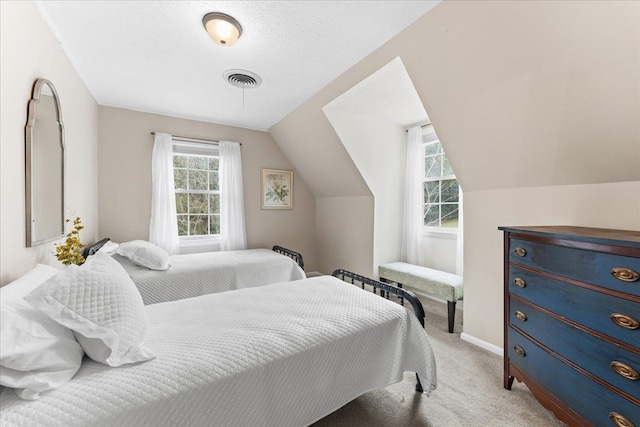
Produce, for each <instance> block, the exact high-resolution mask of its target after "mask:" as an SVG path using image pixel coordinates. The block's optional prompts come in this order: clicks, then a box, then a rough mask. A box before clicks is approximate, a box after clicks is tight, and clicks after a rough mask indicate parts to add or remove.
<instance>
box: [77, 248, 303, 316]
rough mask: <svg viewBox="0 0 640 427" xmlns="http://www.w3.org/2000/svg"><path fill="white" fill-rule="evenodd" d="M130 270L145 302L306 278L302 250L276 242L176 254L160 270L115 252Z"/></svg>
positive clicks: (88, 251) (90, 250)
mask: <svg viewBox="0 0 640 427" xmlns="http://www.w3.org/2000/svg"><path fill="white" fill-rule="evenodd" d="M107 242H109V239H108V238H105V239H102V240H100V241H99V242H97V243H95V244H93V245H91V246H88V247H87V248H85V251H84V253H85V255H86V256H85V257H88V256H91V255H93V254H95V253H96V252H98V251H99V250H100V248H102V247H103V246H104V245H105V244H106V243H107ZM112 256H113V257H114V258H115V259H116V260H117V261H118V262H119V263H120V264H121V265H122V266H123V267H124V268H125V270H126V271H127V273H129V276H131V278H132V279H133V282H134V283H135V284H136V286H137V287H138V290H139V291H140V295H142V300H143V301H144V303H145V305H149V304H156V303H160V302H167V301H176V300H180V299H185V298H192V297H196V296H200V295H206V294H211V293H218V292H225V291H231V290H237V289H244V288H251V287H256V286H263V285H268V284H270V283H276V282H285V281H293V280H300V279H304V278H305V277H306V276H305V273H304V270H303V268H304V260H303V257H302V255H301V254H299V253H298V252H295V251H292V250H290V249H287V248H284V247H281V246H274V247H273V249H272V250H268V249H247V250H243V251H228V252H204V253H197V254H188V255H174V256H172V257H171V258H170V259H169V263H170V264H171V268H169V269H168V270H163V271H158V270H150V269H148V268H145V267H141V266H139V265H137V264H135V263H133V262H131V261H129V260H128V259H126V258H124V257H122V256H120V255H118V254H113V255H112Z"/></svg>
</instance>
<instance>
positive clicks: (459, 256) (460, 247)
mask: <svg viewBox="0 0 640 427" xmlns="http://www.w3.org/2000/svg"><path fill="white" fill-rule="evenodd" d="M458 185H460V183H458ZM458 195H459V199H460V204H459V205H458V241H457V245H456V274H458V275H460V276H462V275H463V273H464V219H463V208H462V188H460V187H458Z"/></svg>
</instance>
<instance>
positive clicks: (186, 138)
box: [151, 132, 242, 145]
mask: <svg viewBox="0 0 640 427" xmlns="http://www.w3.org/2000/svg"><path fill="white" fill-rule="evenodd" d="M155 134H156V132H151V135H155ZM171 136H172V137H174V138H175V139H180V140H182V141H192V142H207V143H210V144H211V143H212V144H219V143H220V141H216V140H215V139H205V138H194V137H192V136H182V135H171ZM238 144H240V145H242V143H241V142H239V143H238Z"/></svg>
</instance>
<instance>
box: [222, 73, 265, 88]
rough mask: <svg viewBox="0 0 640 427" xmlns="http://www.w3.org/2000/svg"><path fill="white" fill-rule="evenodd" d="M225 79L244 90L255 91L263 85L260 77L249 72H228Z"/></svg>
mask: <svg viewBox="0 0 640 427" xmlns="http://www.w3.org/2000/svg"><path fill="white" fill-rule="evenodd" d="M224 79H225V80H226V81H228V82H229V83H230V84H232V85H233V86H236V87H241V88H243V89H253V88H256V87H258V86H260V85H261V84H262V79H261V78H260V76H258V75H257V74H256V73H252V72H251V71H247V70H228V71H226V72H225V73H224Z"/></svg>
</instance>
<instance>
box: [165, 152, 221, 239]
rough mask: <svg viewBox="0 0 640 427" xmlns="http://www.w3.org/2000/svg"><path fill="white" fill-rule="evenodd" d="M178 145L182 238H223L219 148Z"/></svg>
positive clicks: (177, 182) (178, 207) (175, 157)
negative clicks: (221, 234) (221, 232)
mask: <svg viewBox="0 0 640 427" xmlns="http://www.w3.org/2000/svg"><path fill="white" fill-rule="evenodd" d="M203 145H204V144H193V143H184V142H175V141H174V145H173V176H174V183H175V192H176V213H177V216H178V235H179V236H180V239H181V240H185V239H187V240H190V239H202V238H211V237H218V236H219V235H220V185H219V176H218V175H219V174H218V170H219V166H220V159H219V156H218V148H217V147H215V146H203Z"/></svg>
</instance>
